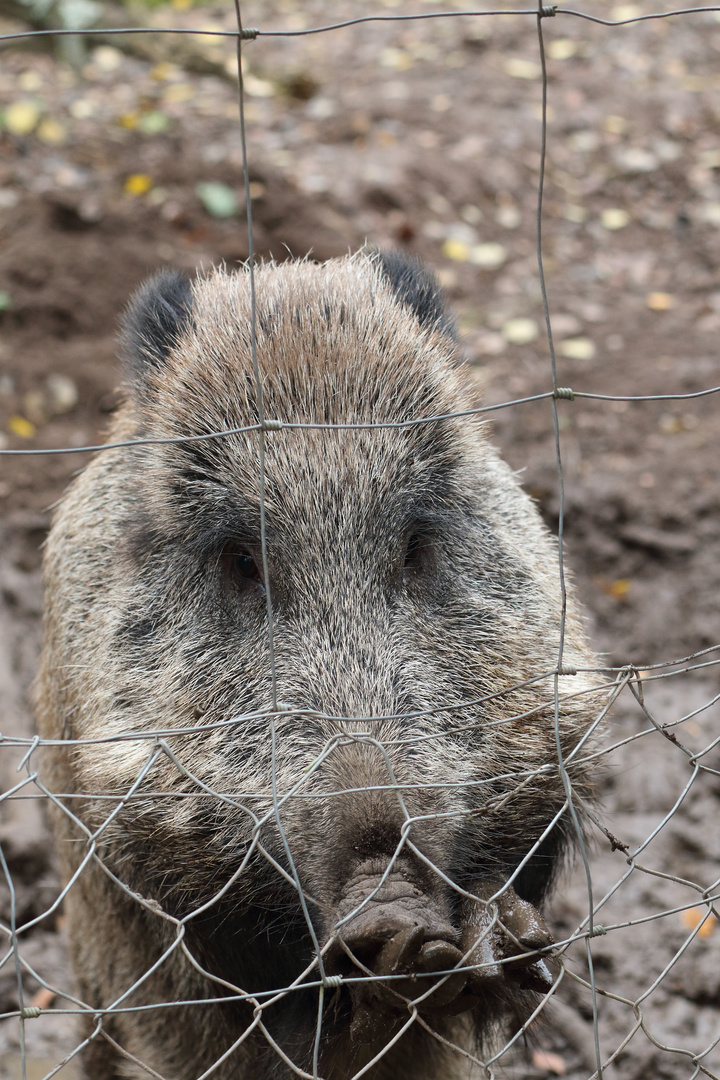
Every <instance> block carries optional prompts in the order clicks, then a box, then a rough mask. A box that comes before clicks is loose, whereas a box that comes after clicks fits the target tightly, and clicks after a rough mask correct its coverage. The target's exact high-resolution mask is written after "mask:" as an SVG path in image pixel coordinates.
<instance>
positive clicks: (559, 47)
mask: <svg viewBox="0 0 720 1080" xmlns="http://www.w3.org/2000/svg"><path fill="white" fill-rule="evenodd" d="M577 49H578V46H577V41H573V40H572V38H557V39H556V40H555V41H551V42H549V44H548V47H547V53H548V56H549V57H550V59H551V60H569V59H570V57H571V56H574V55H575V53H576V52H577Z"/></svg>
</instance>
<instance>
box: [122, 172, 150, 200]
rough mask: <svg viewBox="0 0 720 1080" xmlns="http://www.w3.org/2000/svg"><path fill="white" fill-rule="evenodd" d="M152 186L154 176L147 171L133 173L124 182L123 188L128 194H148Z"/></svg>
mask: <svg viewBox="0 0 720 1080" xmlns="http://www.w3.org/2000/svg"><path fill="white" fill-rule="evenodd" d="M152 186H153V182H152V177H151V176H148V175H147V173H132V175H131V176H128V178H127V179H126V181H125V183H124V184H123V190H124V191H125V193H126V194H127V195H146V194H147V192H148V191H150V189H151V188H152Z"/></svg>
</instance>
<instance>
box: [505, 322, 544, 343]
mask: <svg viewBox="0 0 720 1080" xmlns="http://www.w3.org/2000/svg"><path fill="white" fill-rule="evenodd" d="M501 329H502V336H503V337H504V338H505V340H506V341H509V342H510V344H511V345H527V344H528V342H530V341H534V340H535V338H536V337H537V336H538V334H539V332H540V331H539V330H538V324H537V323H536V322H535V320H534V319H508V321H507V322H506V323H504V324H503V326H502V328H501Z"/></svg>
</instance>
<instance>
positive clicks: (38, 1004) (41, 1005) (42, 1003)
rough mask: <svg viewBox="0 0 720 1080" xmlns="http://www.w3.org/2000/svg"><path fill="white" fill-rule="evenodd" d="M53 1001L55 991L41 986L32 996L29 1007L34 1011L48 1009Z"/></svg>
mask: <svg viewBox="0 0 720 1080" xmlns="http://www.w3.org/2000/svg"><path fill="white" fill-rule="evenodd" d="M54 1000H55V991H54V990H49V989H48V988H47V986H41V987H40V989H39V990H38V991H37V993H36V994H33V996H32V998H31V1000H30V1005H31V1006H32V1008H34V1009H49V1008H50V1006H51V1005H52V1003H53V1001H54Z"/></svg>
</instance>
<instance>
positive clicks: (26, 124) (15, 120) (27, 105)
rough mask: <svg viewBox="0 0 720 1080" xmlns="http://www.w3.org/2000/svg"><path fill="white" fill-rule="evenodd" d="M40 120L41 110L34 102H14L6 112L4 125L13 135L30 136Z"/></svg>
mask: <svg viewBox="0 0 720 1080" xmlns="http://www.w3.org/2000/svg"><path fill="white" fill-rule="evenodd" d="M39 119H40V110H39V108H38V107H37V105H35V103H34V102H32V101H14V102H13V103H12V105H8V107H7V109H6V110H5V117H4V123H5V127H6V128H7V130H8V131H9V132H10V134H11V135H29V134H30V132H31V131H34V130H35V127H36V125H37V123H38V120H39Z"/></svg>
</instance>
